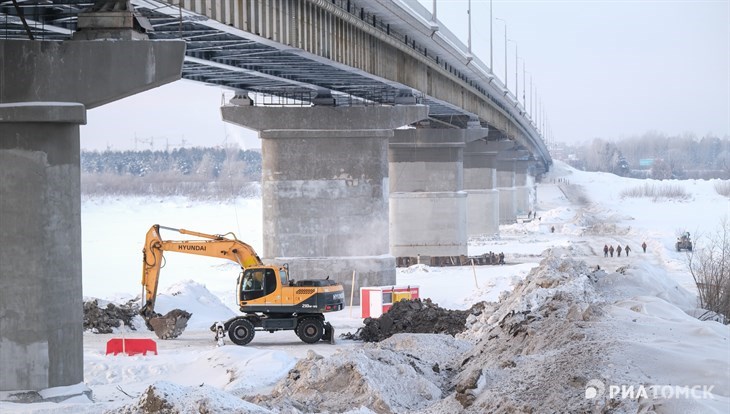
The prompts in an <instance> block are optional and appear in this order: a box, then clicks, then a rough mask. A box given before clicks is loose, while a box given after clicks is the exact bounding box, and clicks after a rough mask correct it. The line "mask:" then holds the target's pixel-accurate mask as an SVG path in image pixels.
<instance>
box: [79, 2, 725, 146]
mask: <svg viewBox="0 0 730 414" xmlns="http://www.w3.org/2000/svg"><path fill="white" fill-rule="evenodd" d="M419 1H421V3H423V4H424V5H425V6H426V7H427V8H428V9H429V10H431V7H432V4H433V1H432V0H419ZM437 4H438V6H437V15H438V18H439V20H440V21H441V22H442V23H443V24H444V25H446V27H448V28H449V29H450V30H451V31H452V32H454V33H455V34H456V35H458V36H459V37H460V38H461V39H462V40H463V41H464V43H466V42H467V27H468V25H467V22H468V20H467V12H466V11H467V0H438V3H437ZM489 4H490V2H489V0H472V1H471V8H472V19H473V20H472V30H473V32H472V49H473V53H474V54H476V55H477V56H479V58H480V59H481V60H482V61H483V62H485V63H486V64H487V65H489V61H490V50H489V49H490V47H489V45H490V42H489V37H490V30H489ZM492 10H493V16H494V17H495V18H497V17H498V18H500V19H503V20H505V21H506V22H507V37H508V38H509V39H511V40H512V41H513V42H509V43H508V44H507V52H508V57H507V62H508V74H507V76H508V84H509V87H510V90H512V91H514V88H515V84H514V81H515V66H514V65H515V63H514V59H515V43H516V44H517V49H518V56H519V70H518V71H517V72H518V79H519V87H518V88H519V92H518V95H519V96H520V99H522V95H523V92H522V91H523V88H524V87H525V85H524V82H523V74H522V73H523V72H522V65H523V60H524V62H525V69H526V70H527V82H526V86H527V89H526V90H527V93H526V95H527V96H528V98H527V99H528V102H527V107H528V109H529V107H530V101H529V95H530V92H529V88H530V76H532V88H533V92H535V91H536V94H537V97H538V99H539V100H540V101H541V102H542V105H543V107H544V108H545V113H546V115H547V119H548V121H549V124H550V129H551V131H552V135H553V138H554V141H557V142H582V141H588V140H591V139H593V138H605V139H609V140H615V139H620V138H623V137H629V136H636V135H641V134H644V133H645V132H648V131H658V132H660V133H664V134H667V135H678V134H684V133H690V134H694V135H697V136H704V135H707V134H713V135H716V136H721V137H722V136H727V135H730V0H711V1H622V0H611V1H590V0H576V1H554V0H545V1H539V0H533V1H494V2H493V8H492ZM493 34H494V39H493V44H494V50H493V54H492V58H493V62H494V72H495V73H496V74H497V75H498V77H499V78H500V79H502V80H503V79H504V70H505V66H504V60H505V59H504V24H503V23H502V21H496V20H495V21H494V29H493ZM223 92H224V90H222V89H220V88H217V87H214V86H205V85H202V84H199V83H195V82H190V81H185V80H181V81H177V82H174V83H172V84H169V85H166V86H163V87H160V88H157V89H154V90H151V91H148V92H144V93H141V94H138V95H135V96H133V97H129V98H126V99H123V100H120V101H118V102H114V103H111V104H108V105H105V106H103V107H100V108H96V109H93V110H90V111H89V113H88V125H86V126H83V127H82V128H81V137H82V140H81V144H82V148H85V149H98V150H103V149H106V148H112V149H133V148H135V145H136V148H137V149H143V148H152V149H156V150H161V149H165V148H166V147H169V148H172V147H179V146H181V145H182V144H183V143H184V144H185V146H194V145H198V146H201V145H206V146H216V145H224V144H225V143H226V142H228V143H233V142H235V143H238V144H239V145H240V146H242V147H244V148H251V147H254V146H259V143H258V139H257V138H256V137H257V135H256V133H254V132H252V131H249V130H246V129H244V128H240V127H235V126H232V125H228V124H225V123H224V122H223V121H221V118H220V111H219V107H220V104H221V94H222V93H223ZM230 95H231V93H230V92H228V97H230ZM533 108H534V107H533ZM135 137H136V139H135ZM135 143H136V144H135Z"/></svg>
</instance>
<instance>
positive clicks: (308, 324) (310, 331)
mask: <svg viewBox="0 0 730 414" xmlns="http://www.w3.org/2000/svg"><path fill="white" fill-rule="evenodd" d="M296 332H297V336H298V337H299V339H301V340H302V342H306V343H308V344H314V343H316V342H319V340H320V339H322V336H323V335H324V323H322V320H321V319H319V318H304V319H302V320H301V321H299V325H297V331H296Z"/></svg>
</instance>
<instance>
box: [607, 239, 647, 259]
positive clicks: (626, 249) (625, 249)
mask: <svg viewBox="0 0 730 414" xmlns="http://www.w3.org/2000/svg"><path fill="white" fill-rule="evenodd" d="M641 249H642V250H643V251H644V253H646V242H643V243H641ZM622 251H623V252H624V253H626V257H629V252H630V251H631V247H629V245H628V244H627V245H626V247H621V245H618V246H616V248H615V249H614V248H613V245H611V246H609V245H607V244H604V245H603V257H608V256H609V255H611V257H613V253H614V252H616V255H617V256H618V257H621V252H622Z"/></svg>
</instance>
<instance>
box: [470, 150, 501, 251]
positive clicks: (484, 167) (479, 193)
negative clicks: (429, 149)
mask: <svg viewBox="0 0 730 414" xmlns="http://www.w3.org/2000/svg"><path fill="white" fill-rule="evenodd" d="M496 159H497V152H494V151H488V150H487V144H486V142H485V141H483V140H478V141H473V142H469V143H467V144H466V149H465V150H464V191H466V192H467V194H468V197H467V199H466V210H467V214H466V223H467V235H468V236H469V237H478V236H485V235H486V236H491V235H495V234H499V190H497V168H496V167H497V166H496Z"/></svg>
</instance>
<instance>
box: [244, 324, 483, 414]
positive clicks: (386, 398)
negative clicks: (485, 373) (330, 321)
mask: <svg viewBox="0 0 730 414" xmlns="http://www.w3.org/2000/svg"><path fill="white" fill-rule="evenodd" d="M470 348H471V344H469V343H468V342H466V341H462V340H458V339H456V338H453V337H451V336H448V335H434V334H398V335H394V336H393V337H391V338H388V339H386V340H384V341H382V342H379V343H377V344H365V345H364V346H363V347H362V348H359V349H348V350H340V351H338V352H337V353H335V354H334V355H332V356H330V357H327V358H323V357H322V356H320V355H318V354H316V353H315V352H313V351H311V350H310V351H309V352H308V354H307V357H306V358H303V359H301V360H299V362H297V364H296V365H295V366H294V368H293V369H292V370H291V371H290V372H289V375H288V376H287V378H285V379H283V380H281V381H280V382H279V383H277V384H276V386H275V387H274V389H273V390H272V391H271V392H269V393H267V394H262V395H258V396H255V397H252V398H251V400H250V401H251V402H253V403H255V404H258V405H262V406H265V407H269V408H271V409H272V410H276V411H277V412H306V413H315V412H316V413H320V412H331V413H340V412H349V410H353V409H355V408H357V407H360V410H361V411H362V412H376V413H407V412H417V411H418V410H422V409H425V408H427V407H428V406H429V405H432V404H434V402H436V401H440V400H441V399H442V398H443V397H444V396H446V395H448V394H449V392H450V391H449V386H450V385H449V384H450V378H451V377H452V376H453V373H454V372H455V369H454V368H453V367H452V366H451V365H450V361H453V360H455V359H456V357H457V355H460V354H463V353H464V352H465V351H467V350H469V349H470ZM424 349H425V350H426V352H423V350H424Z"/></svg>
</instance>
